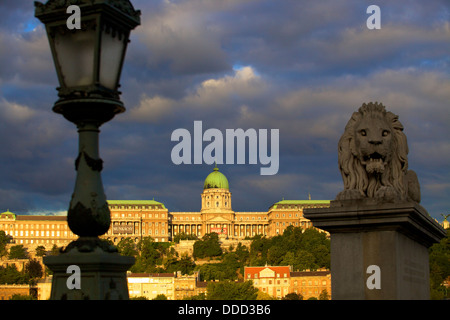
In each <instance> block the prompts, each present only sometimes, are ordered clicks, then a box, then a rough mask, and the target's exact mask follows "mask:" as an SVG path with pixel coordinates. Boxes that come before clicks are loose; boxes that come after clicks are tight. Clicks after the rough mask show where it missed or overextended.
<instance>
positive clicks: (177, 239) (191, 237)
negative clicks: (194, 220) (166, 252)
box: [173, 232, 198, 243]
mask: <svg viewBox="0 0 450 320" xmlns="http://www.w3.org/2000/svg"><path fill="white" fill-rule="evenodd" d="M180 240H198V237H197V236H196V235H194V234H186V233H184V232H180V233H178V234H176V235H175V237H174V238H173V241H174V242H175V243H180Z"/></svg>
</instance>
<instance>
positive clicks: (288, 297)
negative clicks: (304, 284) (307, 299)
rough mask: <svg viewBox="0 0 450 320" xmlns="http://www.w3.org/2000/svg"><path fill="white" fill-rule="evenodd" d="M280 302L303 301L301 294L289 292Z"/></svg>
mask: <svg viewBox="0 0 450 320" xmlns="http://www.w3.org/2000/svg"><path fill="white" fill-rule="evenodd" d="M281 300H303V296H302V295H301V294H297V293H295V292H291V293H288V294H287V295H285V296H284V298H282V299H281Z"/></svg>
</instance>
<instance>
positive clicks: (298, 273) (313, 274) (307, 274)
mask: <svg viewBox="0 0 450 320" xmlns="http://www.w3.org/2000/svg"><path fill="white" fill-rule="evenodd" d="M329 274H331V271H330V270H327V271H294V272H291V277H324V276H327V275H329Z"/></svg>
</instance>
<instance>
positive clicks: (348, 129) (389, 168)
mask: <svg viewBox="0 0 450 320" xmlns="http://www.w3.org/2000/svg"><path fill="white" fill-rule="evenodd" d="M338 161H339V169H340V171H341V174H342V179H343V180H344V190H343V191H342V192H340V193H339V194H338V196H337V199H341V200H345V199H357V198H359V197H363V198H364V197H368V198H374V197H376V196H377V197H381V196H382V197H384V198H388V196H389V197H391V198H392V197H396V198H401V199H405V198H406V192H407V190H408V187H407V186H406V185H405V175H406V173H407V169H408V144H407V141H406V136H405V134H404V133H403V125H402V124H401V123H400V121H399V120H398V116H396V115H395V114H393V113H392V112H388V111H386V109H385V107H384V106H383V105H382V104H379V103H372V102H371V103H368V104H363V105H362V106H361V108H359V110H358V112H354V113H353V115H352V117H351V118H350V120H349V121H348V123H347V125H346V126H345V131H344V134H343V135H342V137H341V139H340V140H339V144H338Z"/></svg>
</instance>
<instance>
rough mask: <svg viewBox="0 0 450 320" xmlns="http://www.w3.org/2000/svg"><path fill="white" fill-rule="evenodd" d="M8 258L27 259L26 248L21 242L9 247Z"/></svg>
mask: <svg viewBox="0 0 450 320" xmlns="http://www.w3.org/2000/svg"><path fill="white" fill-rule="evenodd" d="M8 259H28V253H27V250H26V249H25V248H24V246H23V245H22V244H18V245H16V246H12V247H11V249H9V256H8Z"/></svg>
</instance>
